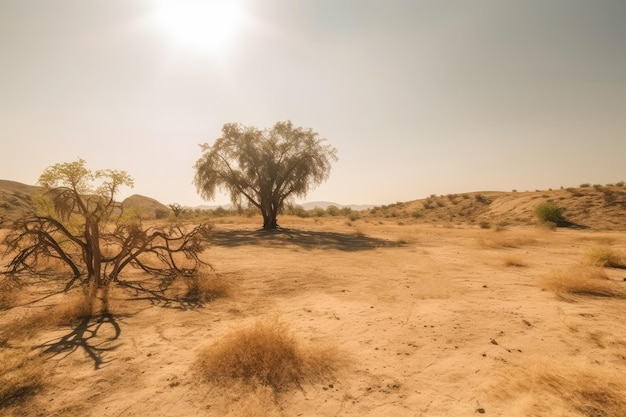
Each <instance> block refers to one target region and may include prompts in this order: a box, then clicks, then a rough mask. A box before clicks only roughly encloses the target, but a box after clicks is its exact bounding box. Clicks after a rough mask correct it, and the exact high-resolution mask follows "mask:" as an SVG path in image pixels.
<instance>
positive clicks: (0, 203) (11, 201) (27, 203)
mask: <svg viewBox="0 0 626 417" xmlns="http://www.w3.org/2000/svg"><path fill="white" fill-rule="evenodd" d="M41 189H42V188H41V187H37V186H34V185H26V184H22V183H21V182H16V181H8V180H0V214H3V215H5V216H7V217H8V218H14V217H16V216H18V215H19V214H20V213H21V212H23V211H25V210H28V209H30V207H31V204H32V203H31V202H32V196H33V194H35V192H36V191H39V190H41Z"/></svg>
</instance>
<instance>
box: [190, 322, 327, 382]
mask: <svg viewBox="0 0 626 417" xmlns="http://www.w3.org/2000/svg"><path fill="white" fill-rule="evenodd" d="M197 366H198V367H199V370H200V372H201V374H202V375H203V376H204V377H205V378H206V379H207V380H208V381H210V382H213V383H215V384H223V383H231V384H232V383H237V382H243V383H244V384H246V385H250V386H253V387H255V386H264V387H270V388H271V389H272V390H273V391H274V392H283V391H287V390H290V389H293V388H301V386H302V384H304V383H307V382H315V381H319V380H321V379H324V378H332V377H333V375H334V374H335V372H336V371H337V370H338V367H339V360H338V353H337V351H336V350H334V349H324V348H320V347H310V348H305V347H302V346H301V345H300V343H299V342H298V341H297V340H296V338H295V337H294V336H293V335H292V334H291V333H290V332H289V331H288V330H287V328H286V327H285V325H284V324H282V323H280V322H279V321H278V320H275V319H273V320H265V321H258V322H257V323H255V324H254V325H252V326H250V327H247V328H244V329H241V330H236V331H234V332H232V333H230V334H229V335H227V336H226V337H224V339H222V340H220V341H219V342H217V343H216V344H215V345H213V346H210V347H208V348H206V349H204V350H202V351H201V352H200V353H199V355H198V360H197Z"/></svg>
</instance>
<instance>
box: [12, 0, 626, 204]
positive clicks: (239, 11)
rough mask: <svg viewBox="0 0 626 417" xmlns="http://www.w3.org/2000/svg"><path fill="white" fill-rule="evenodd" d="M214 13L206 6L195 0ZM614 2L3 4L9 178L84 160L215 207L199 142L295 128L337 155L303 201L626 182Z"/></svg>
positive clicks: (622, 66) (183, 200)
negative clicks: (230, 132)
mask: <svg viewBox="0 0 626 417" xmlns="http://www.w3.org/2000/svg"><path fill="white" fill-rule="evenodd" d="M198 4H202V6H198ZM624 22H626V2H624V1H620V0H613V1H611V0H596V1H593V2H591V1H587V0H554V1H550V2H546V1H542V0H506V1H501V0H473V1H465V0H450V1H439V0H421V1H413V0H389V1H383V0H377V1H374V0H317V1H291V0H229V1H228V2H226V3H225V2H224V1H220V0H211V1H207V2H200V3H198V2H196V3H194V2H193V1H190V0H181V1H175V0H107V1H104V0H93V1H82V0H54V1H53V0H6V1H0V56H1V58H0V60H1V65H0V138H1V140H0V150H1V154H2V163H1V164H0V178H1V179H7V180H14V181H19V182H23V183H27V184H35V183H36V181H37V179H38V177H39V175H40V174H41V172H42V171H43V170H44V169H45V168H46V167H47V166H50V165H52V164H55V163H58V162H68V161H73V160H76V159H77V158H79V157H80V158H83V159H85V160H86V161H87V162H88V166H89V167H90V168H92V169H105V168H112V169H122V170H125V171H128V172H129V174H130V175H131V176H133V178H134V179H135V188H134V189H133V190H126V191H125V195H123V196H121V197H124V196H127V195H130V194H133V193H138V194H142V195H146V196H149V197H152V198H156V199H157V200H159V201H161V202H162V203H165V204H169V203H180V204H184V205H190V206H196V205H199V204H221V203H226V202H228V198H227V197H226V196H224V197H223V198H221V199H218V200H216V201H215V202H204V201H203V200H202V199H201V198H200V197H199V196H198V194H197V193H196V190H195V187H194V186H193V184H192V180H193V175H194V171H193V165H194V164H195V162H196V160H197V159H198V158H199V157H200V155H201V153H200V148H199V146H198V144H200V143H204V142H208V143H211V142H212V141H213V140H214V139H216V138H217V137H219V135H220V129H221V127H222V125H223V124H224V123H228V122H239V123H242V124H244V125H253V126H256V127H259V128H266V127H271V126H272V125H273V124H274V123H275V122H277V121H281V120H291V121H293V123H294V124H295V125H297V126H304V127H310V128H312V129H313V130H315V131H317V132H318V133H319V134H320V136H322V137H325V138H327V139H328V141H329V143H330V144H331V145H333V146H335V147H336V148H338V151H339V158H340V160H339V162H337V163H336V164H335V165H334V166H333V169H332V171H331V176H330V179H329V180H328V181H327V182H326V183H325V184H323V185H322V186H320V187H319V188H317V189H315V190H313V191H312V192H311V193H310V194H309V195H308V197H307V200H309V201H314V200H324V201H334V202H337V203H340V204H386V203H391V202H395V201H407V200H413V199H417V198H423V197H425V196H427V195H429V194H432V193H436V194H447V193H459V192H467V191H485V190H502V191H510V190H511V189H518V190H520V191H521V190H526V189H536V188H541V189H545V188H557V187H559V186H566V187H568V186H577V185H579V184H580V183H582V182H589V183H600V184H605V183H609V182H617V181H621V180H626V174H625V170H624V155H626V48H625V47H624V45H625V44H626V25H624Z"/></svg>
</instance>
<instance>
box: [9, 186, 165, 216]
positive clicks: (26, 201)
mask: <svg viewBox="0 0 626 417" xmlns="http://www.w3.org/2000/svg"><path fill="white" fill-rule="evenodd" d="M41 190H43V188H42V187H38V186H34V185H27V184H22V183H20V182H16V181H9V180H0V215H3V216H5V217H7V218H9V219H14V218H16V217H17V216H19V215H20V213H22V212H24V211H25V210H29V209H30V208H31V207H32V197H33V195H34V194H35V193H36V192H37V191H41ZM122 205H123V206H124V208H126V209H128V208H131V207H134V208H136V209H138V210H139V212H140V213H141V216H142V217H143V218H145V219H155V218H159V217H165V216H167V215H168V214H169V213H170V208H169V207H167V206H166V205H164V204H161V203H160V202H158V201H157V200H155V199H154V198H150V197H144V196H142V195H138V194H134V195H131V196H130V197H128V198H126V199H125V200H123V201H122Z"/></svg>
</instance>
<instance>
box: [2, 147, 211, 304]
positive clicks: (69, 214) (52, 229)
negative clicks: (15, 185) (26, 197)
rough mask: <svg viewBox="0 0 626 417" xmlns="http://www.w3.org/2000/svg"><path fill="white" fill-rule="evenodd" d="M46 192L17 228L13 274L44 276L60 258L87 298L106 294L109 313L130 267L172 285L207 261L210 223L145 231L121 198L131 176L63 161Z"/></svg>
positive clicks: (46, 182)
mask: <svg viewBox="0 0 626 417" xmlns="http://www.w3.org/2000/svg"><path fill="white" fill-rule="evenodd" d="M39 184H40V185H42V186H43V187H44V190H45V192H44V194H42V195H40V196H38V197H37V198H36V199H35V202H34V210H33V211H32V213H28V214H25V215H24V216H23V217H22V218H20V219H18V220H16V221H12V222H11V223H10V226H11V232H10V233H9V234H8V235H7V236H6V237H5V239H4V243H5V244H6V245H7V248H8V250H7V252H11V253H16V255H15V256H14V257H13V258H12V260H11V261H10V262H9V264H8V265H7V272H8V273H19V272H22V271H28V272H31V273H38V272H41V271H42V269H44V267H45V263H43V265H42V262H41V261H42V260H44V259H56V260H59V261H60V262H61V263H62V264H64V265H66V266H67V267H68V268H69V269H70V270H71V271H72V275H73V276H72V278H71V279H70V280H69V282H68V283H67V285H66V287H65V288H66V290H69V289H70V288H71V287H72V286H73V285H74V283H75V282H77V281H78V282H80V283H82V284H83V285H85V286H86V287H87V288H89V291H88V301H89V303H90V304H93V302H94V300H95V299H96V298H97V297H98V296H99V297H100V299H101V300H102V308H103V311H104V312H106V311H107V308H108V304H107V302H108V288H109V285H110V283H111V282H115V281H117V280H118V277H119V275H120V273H121V272H122V270H123V269H124V268H125V267H127V266H128V265H131V266H133V267H136V268H140V269H142V270H144V271H146V272H148V273H150V274H153V275H155V276H158V277H159V278H161V279H162V280H164V281H165V282H171V281H172V280H173V279H174V278H175V277H177V276H186V277H191V276H193V275H194V274H195V273H196V272H197V269H198V267H199V265H200V264H201V263H202V262H201V261H200V259H199V258H198V255H199V253H200V252H201V251H202V250H203V249H204V247H205V244H204V242H205V239H204V237H205V236H206V234H207V233H208V230H209V226H208V225H200V226H197V227H195V228H194V229H193V230H191V231H189V232H187V231H186V230H185V228H184V227H183V226H181V225H177V224H170V225H166V226H163V227H158V226H157V227H150V228H147V229H144V228H143V227H142V224H141V219H140V218H139V217H137V216H132V215H128V214H127V213H125V212H124V209H123V207H122V205H121V204H120V203H118V202H116V201H115V199H114V197H115V195H116V194H117V192H118V191H119V189H120V188H121V187H123V186H128V187H132V186H133V180H132V178H131V177H130V176H129V175H128V174H127V173H126V172H124V171H115V170H100V171H91V170H89V169H87V168H86V166H85V161H84V160H82V159H79V160H77V161H75V162H69V163H62V164H56V165H53V166H51V167H48V168H46V169H45V170H44V172H43V173H42V174H41V176H40V177H39Z"/></svg>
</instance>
